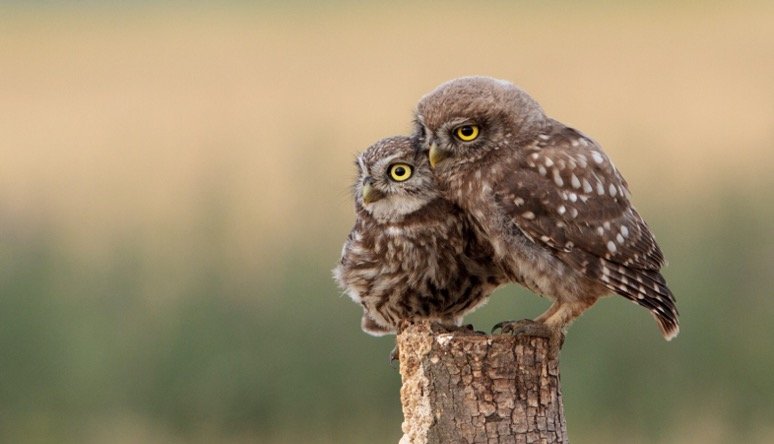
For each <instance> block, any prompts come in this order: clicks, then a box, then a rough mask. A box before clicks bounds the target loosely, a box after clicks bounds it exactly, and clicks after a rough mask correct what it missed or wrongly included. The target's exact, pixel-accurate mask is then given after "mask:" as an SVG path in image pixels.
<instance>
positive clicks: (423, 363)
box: [398, 322, 568, 444]
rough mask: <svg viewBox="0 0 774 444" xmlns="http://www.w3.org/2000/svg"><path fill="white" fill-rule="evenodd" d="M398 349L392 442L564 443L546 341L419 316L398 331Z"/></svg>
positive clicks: (555, 368)
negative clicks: (397, 427)
mask: <svg viewBox="0 0 774 444" xmlns="http://www.w3.org/2000/svg"><path fill="white" fill-rule="evenodd" d="M398 353H399V356H400V374H401V379H402V382H403V385H402V387H401V390H400V400H401V404H402V406H403V416H404V421H403V426H402V428H403V433H404V434H403V438H401V440H400V444H441V443H444V444H445V443H486V444H493V443H547V444H553V443H567V442H568V440H567V430H566V425H565V420H564V410H563V407H562V395H561V393H560V391H559V361H558V357H554V358H551V357H550V354H549V341H548V339H546V338H540V337H531V336H511V335H494V336H488V335H484V334H481V333H475V332H473V331H470V332H466V331H463V330H461V331H456V332H453V333H444V332H434V331H433V325H432V324H430V323H429V322H419V323H416V324H412V325H409V326H407V327H406V328H405V329H404V330H403V331H402V332H401V333H400V334H399V335H398Z"/></svg>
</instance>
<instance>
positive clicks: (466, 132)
mask: <svg viewBox="0 0 774 444" xmlns="http://www.w3.org/2000/svg"><path fill="white" fill-rule="evenodd" d="M478 133H479V130H478V125H462V126H458V127H457V128H456V129H455V130H454V135H455V136H456V137H457V138H458V139H460V140H461V141H463V142H471V141H473V140H476V137H478Z"/></svg>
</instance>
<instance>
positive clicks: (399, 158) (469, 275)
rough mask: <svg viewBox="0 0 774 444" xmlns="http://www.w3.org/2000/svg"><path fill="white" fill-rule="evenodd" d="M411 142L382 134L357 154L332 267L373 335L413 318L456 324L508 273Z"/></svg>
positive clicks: (389, 329) (424, 157)
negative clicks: (351, 210) (348, 221)
mask: <svg viewBox="0 0 774 444" xmlns="http://www.w3.org/2000/svg"><path fill="white" fill-rule="evenodd" d="M414 142H415V141H413V140H412V139H410V138H408V137H393V138H388V139H384V140H381V141H379V142H377V143H376V144H374V145H373V146H371V147H369V148H368V149H367V150H366V151H365V152H363V153H362V154H361V155H360V156H358V158H357V167H358V178H357V180H356V183H355V186H354V194H355V209H356V214H357V220H356V221H355V226H354V227H353V228H352V231H351V232H350V233H349V236H348V238H347V241H346V242H345V244H344V247H343V250H342V255H341V261H340V263H339V265H338V266H337V267H336V268H335V269H334V277H335V279H336V281H337V282H338V284H339V286H341V288H342V289H344V290H345V291H346V292H347V294H349V296H350V297H351V298H352V299H353V300H354V301H355V302H358V303H360V304H361V305H362V306H363V319H362V324H361V326H362V328H363V330H364V331H366V332H367V333H370V334H373V335H377V336H378V335H384V334H388V333H395V332H396V331H397V330H398V328H399V327H400V324H401V322H402V321H411V320H417V319H430V320H434V321H437V322H439V323H441V324H444V325H447V326H455V325H460V323H461V321H462V317H463V316H464V315H465V314H466V313H469V312H470V311H472V310H474V309H475V308H476V307H478V306H480V305H481V304H483V303H484V302H485V301H486V298H487V297H488V296H489V294H490V293H491V292H492V291H494V289H495V288H497V286H498V285H500V284H501V283H502V282H504V281H505V279H506V278H505V275H504V273H503V272H501V271H498V270H499V268H497V267H496V266H494V265H493V264H492V263H491V261H490V259H491V256H492V251H491V249H490V248H489V246H488V244H487V243H479V242H477V241H476V239H477V238H476V236H475V234H474V231H473V230H472V228H471V227H470V224H469V222H468V220H467V219H466V218H465V216H464V214H463V213H462V211H460V209H459V208H458V207H456V206H455V205H453V204H451V203H450V202H449V201H447V200H445V199H443V198H442V197H441V195H440V192H439V190H438V188H437V186H436V185H435V183H434V180H433V177H432V172H431V171H430V167H429V164H428V161H427V157H426V155H424V154H423V153H421V152H420V151H419V150H418V146H417V145H416V143H414Z"/></svg>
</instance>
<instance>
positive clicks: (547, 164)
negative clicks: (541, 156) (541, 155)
mask: <svg viewBox="0 0 774 444" xmlns="http://www.w3.org/2000/svg"><path fill="white" fill-rule="evenodd" d="M545 164H546V167H548V168H551V167H552V166H554V161H553V160H551V158H550V157H546V160H545Z"/></svg>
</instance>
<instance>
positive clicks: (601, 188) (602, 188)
mask: <svg viewBox="0 0 774 444" xmlns="http://www.w3.org/2000/svg"><path fill="white" fill-rule="evenodd" d="M597 194H599V195H600V196H601V195H603V194H605V184H603V183H602V181H599V182H597Z"/></svg>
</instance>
